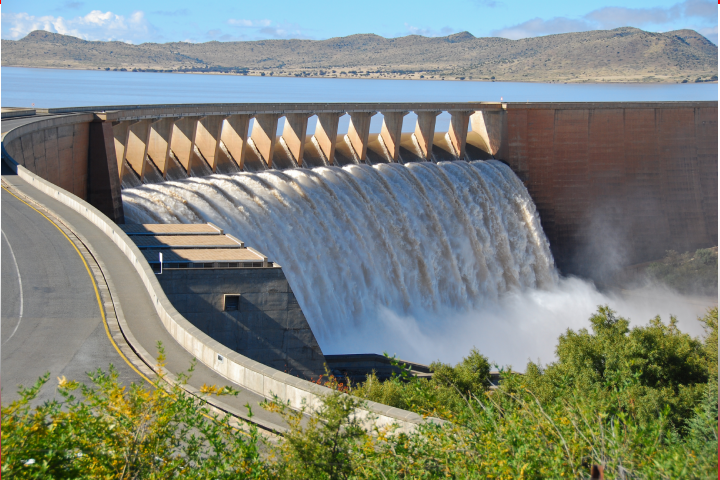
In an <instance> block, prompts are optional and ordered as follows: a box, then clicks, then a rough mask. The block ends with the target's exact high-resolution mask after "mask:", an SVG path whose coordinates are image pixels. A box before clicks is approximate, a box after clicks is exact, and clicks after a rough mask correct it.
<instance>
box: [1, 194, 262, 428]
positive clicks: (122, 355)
mask: <svg viewBox="0 0 720 480" xmlns="http://www.w3.org/2000/svg"><path fill="white" fill-rule="evenodd" d="M2 188H3V190H5V191H6V192H8V193H9V194H10V195H12V196H13V197H15V198H17V199H18V200H20V201H21V202H22V203H24V204H25V205H27V206H28V207H30V208H32V209H33V210H35V211H36V212H37V213H39V214H40V215H42V216H43V217H44V218H45V220H47V221H48V222H50V223H52V224H53V226H54V227H55V228H57V229H58V231H59V232H60V233H62V235H63V237H65V239H67V241H68V242H70V245H72V246H73V248H74V249H75V251H76V252H77V254H78V255H79V256H80V260H82V262H83V265H85V270H87V272H88V275H89V276H90V281H91V282H92V284H93V289H94V290H95V298H97V302H98V308H99V309H100V315H101V316H102V319H103V326H104V327H105V333H106V334H107V337H108V340H110V343H111V344H112V346H113V347H115V350H116V351H117V353H118V355H120V358H122V359H123V360H125V363H127V364H128V365H129V366H130V368H132V369H133V370H134V371H135V373H137V374H138V375H140V377H142V378H143V379H144V380H145V381H147V382H148V383H149V384H150V385H152V386H154V387H157V385H156V384H155V383H154V382H153V381H152V380H150V379H149V378H148V377H146V376H145V375H144V374H143V373H142V372H141V371H140V370H138V369H137V368H136V367H135V365H133V364H132V362H130V360H128V358H127V357H126V356H125V354H123V353H122V351H121V350H120V347H118V345H117V343H115V339H114V338H112V335H110V328H109V327H108V323H107V318H106V317H105V309H104V308H103V304H102V299H101V298H100V291H99V290H98V287H97V283H95V277H94V276H93V274H92V270H90V267H89V266H88V264H87V262H86V261H85V257H83V255H82V253H81V252H80V250H79V249H78V248H77V245H75V242H73V241H72V240H70V237H68V236H67V234H66V233H65V232H63V231H62V229H61V228H60V227H59V226H58V225H57V223H55V222H53V221H52V220H51V219H50V218H49V217H48V216H47V215H45V214H44V213H42V212H41V211H40V210H38V209H37V208H35V207H33V206H32V205H30V204H29V203H27V202H26V201H25V200H23V199H22V198H20V197H18V196H17V195H15V194H14V193H13V192H11V191H10V189H9V188H7V187H6V186H5V185H3V186H2ZM206 402H207V401H206ZM208 404H209V403H208ZM209 405H210V404H209ZM202 415H203V416H204V417H206V418H209V419H210V420H213V421H215V419H214V418H212V417H211V416H210V415H207V414H204V413H203V414H202ZM231 428H232V429H233V430H235V431H238V432H240V433H242V434H243V435H245V436H248V433H247V432H244V431H243V430H240V429H238V428H236V427H232V426H231Z"/></svg>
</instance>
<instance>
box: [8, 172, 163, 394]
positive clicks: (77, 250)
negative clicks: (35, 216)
mask: <svg viewBox="0 0 720 480" xmlns="http://www.w3.org/2000/svg"><path fill="white" fill-rule="evenodd" d="M2 188H3V190H5V191H6V192H8V193H9V194H10V195H12V196H13V197H15V198H17V199H18V200H20V201H21V202H22V203H24V204H25V205H27V206H28V207H30V208H32V209H33V210H35V211H36V212H37V213H39V214H40V215H42V216H43V217H44V218H45V220H47V221H48V222H50V223H52V224H53V226H54V227H55V228H57V229H58V231H59V232H60V233H62V235H63V237H65V238H66V239H67V241H68V242H70V245H72V246H73V248H74V249H75V251H76V252H77V254H78V256H79V257H80V260H82V262H83V265H85V270H87V272H88V275H89V276H90V281H91V282H92V285H93V289H94V290H95V298H97V302H98V308H99V309H100V315H101V316H102V319H103V326H104V327H105V333H106V334H107V337H108V339H109V340H110V343H112V346H113V347H115V350H116V351H117V353H118V355H120V357H121V358H122V359H123V360H125V363H127V364H128V365H129V366H130V368H132V369H133V370H134V371H135V373H137V374H138V375H140V376H141V377H142V378H143V379H145V380H146V381H147V382H148V383H150V384H153V385H154V383H153V382H152V380H150V379H149V378H148V377H146V376H145V375H144V374H143V373H142V372H141V371H140V370H138V369H137V368H136V367H135V365H133V364H132V362H130V360H128V358H127V357H126V356H125V354H123V353H122V351H121V350H120V347H118V345H117V343H115V339H114V338H112V335H111V334H110V328H109V327H108V323H107V318H106V317H105V309H104V308H103V304H102V299H101V298H100V291H99V290H98V287H97V283H96V282H95V277H94V276H93V274H92V270H90V267H89V266H88V264H87V262H86V261H85V257H83V255H82V253H81V252H80V250H79V249H78V248H77V245H75V243H74V242H73V241H72V240H70V237H68V236H67V234H66V233H65V232H63V231H62V229H61V228H60V227H59V226H58V225H57V224H56V223H55V222H53V221H52V220H51V219H50V218H49V217H48V216H47V215H45V214H44V213H42V212H41V211H40V210H38V209H37V208H35V207H33V206H32V205H30V204H29V203H27V202H26V201H25V200H23V199H22V198H20V197H18V196H17V195H15V194H14V193H13V192H11V191H10V189H8V188H7V187H6V186H4V185H3V187H2Z"/></svg>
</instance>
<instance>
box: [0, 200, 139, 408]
mask: <svg viewBox="0 0 720 480" xmlns="http://www.w3.org/2000/svg"><path fill="white" fill-rule="evenodd" d="M0 240H1V241H2V247H1V254H2V264H1V268H2V293H1V296H2V307H1V309H0V339H1V342H2V343H1V345H2V346H1V348H0V352H1V355H2V363H0V385H1V387H2V402H3V404H8V403H9V402H11V401H13V400H15V399H17V398H18V396H17V385H20V384H21V385H25V386H30V385H32V384H33V383H35V381H36V380H37V379H38V378H39V377H41V376H42V375H43V374H45V373H46V372H50V381H49V382H48V384H46V386H45V387H44V388H43V390H42V391H41V393H40V396H39V400H40V401H42V400H46V399H49V398H51V397H53V396H54V394H55V387H56V385H57V379H56V377H58V376H63V375H64V376H65V377H67V378H68V379H74V380H80V381H83V380H86V379H87V376H86V374H85V373H86V372H89V371H93V370H96V369H97V368H103V369H105V370H107V368H108V366H109V365H110V364H113V365H114V366H115V368H116V369H117V370H118V372H119V373H120V380H121V381H122V382H123V383H125V384H129V383H130V382H142V381H143V380H142V379H141V378H140V376H138V375H137V374H136V373H135V372H134V371H133V370H132V369H131V368H130V367H129V366H128V365H127V364H126V363H125V362H124V361H123V359H122V358H121V357H120V355H118V353H117V352H116V350H115V349H114V348H113V347H112V345H111V344H110V341H109V339H108V337H107V335H106V333H105V327H104V325H103V322H102V316H101V314H100V309H99V306H98V303H97V299H96V296H95V290H94V289H93V285H92V282H91V279H90V276H89V274H88V272H87V270H86V269H85V265H84V264H83V261H82V259H81V258H80V256H79V255H78V253H77V252H76V251H75V249H74V248H73V245H72V244H71V243H70V242H69V241H68V239H67V238H65V236H64V235H63V234H62V233H61V232H60V231H59V230H58V229H57V228H56V227H55V226H54V225H53V224H52V223H50V222H49V221H48V220H47V219H46V218H44V217H43V216H42V215H40V214H39V213H38V212H36V211H35V210H33V209H32V208H30V207H29V206H27V205H26V204H24V203H22V202H21V201H20V200H18V199H17V198H15V197H14V196H12V195H11V194H9V193H8V192H6V191H5V190H4V189H3V191H2V239H0Z"/></svg>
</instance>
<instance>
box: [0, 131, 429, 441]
mask: <svg viewBox="0 0 720 480" xmlns="http://www.w3.org/2000/svg"><path fill="white" fill-rule="evenodd" d="M3 157H4V158H6V159H8V160H10V162H11V163H13V164H14V167H15V169H16V171H17V175H18V176H19V177H20V178H21V179H23V180H25V181H26V182H28V184H30V185H32V186H33V187H34V188H36V189H38V190H39V191H41V192H43V193H45V194H46V195H48V196H50V197H52V198H54V199H56V200H57V201H59V202H61V203H63V204H64V205H67V206H68V207H70V208H72V209H73V210H75V211H76V212H78V213H79V214H80V215H82V216H83V217H85V218H86V219H88V220H89V221H90V222H92V223H93V224H94V225H95V226H96V227H97V228H99V229H100V230H101V231H102V232H103V233H105V235H107V236H108V237H109V238H110V239H111V240H112V241H113V242H114V243H115V245H117V246H118V248H120V250H121V251H122V252H123V254H124V255H125V256H126V257H127V258H128V260H130V262H131V263H132V265H133V266H134V268H135V271H136V272H137V273H138V275H139V277H140V279H141V281H142V282H143V285H144V286H145V288H146V289H147V291H148V293H149V295H150V298H151V299H152V302H153V304H154V305H155V310H156V312H157V314H158V316H159V317H160V319H161V321H162V323H163V325H164V326H165V328H166V329H167V331H168V332H169V333H170V334H171V335H172V336H173V338H175V340H177V341H178V343H180V345H182V346H183V347H184V348H185V349H186V350H187V351H188V352H190V353H191V354H192V355H193V356H194V357H196V358H197V359H198V360H199V361H201V362H202V363H204V364H205V365H207V366H208V367H210V368H211V369H213V370H215V371H216V372H218V373H219V374H220V375H222V376H223V377H225V378H227V379H229V380H231V381H232V382H234V383H236V384H238V385H240V386H242V387H243V388H246V389H248V390H250V391H252V392H255V393H257V394H260V395H262V396H264V397H265V398H268V399H272V398H274V397H275V396H276V397H277V398H278V399H279V400H281V401H282V402H285V403H287V404H288V405H289V406H290V407H291V408H294V409H300V408H302V407H303V405H307V406H308V407H310V408H316V407H318V406H319V405H320V404H321V397H323V396H325V395H328V394H329V393H331V392H332V390H330V389H329V388H327V387H323V386H320V385H317V384H314V383H312V382H308V381H306V380H302V379H299V378H296V377H293V376H291V375H288V374H286V373H284V372H280V371H278V370H275V369H273V368H271V367H268V366H265V365H263V364H261V363H258V362H255V361H253V360H251V359H249V358H247V357H245V356H243V355H240V354H239V353H237V352H234V351H232V350H230V349H229V348H227V347H225V346H223V345H222V344H220V343H218V342H216V341H214V340H213V339H211V338H210V337H209V336H208V335H206V334H205V333H203V332H202V331H200V330H199V329H197V328H196V327H194V326H193V325H192V324H191V323H190V322H189V321H188V320H187V319H185V318H184V317H183V316H182V315H180V314H179V313H178V312H177V310H176V309H175V308H174V307H173V306H172V304H171V303H170V301H169V300H168V299H167V297H166V295H165V293H164V292H163V290H162V288H161V287H160V283H159V282H158V280H157V278H156V277H155V273H154V272H153V271H152V268H151V267H150V265H149V264H148V263H147V261H146V260H145V257H144V256H143V254H142V252H141V251H140V250H139V249H138V248H137V246H136V245H135V243H134V242H133V241H132V240H131V239H130V238H129V237H128V236H127V235H126V234H125V232H123V231H122V230H121V229H120V228H118V226H117V225H116V224H115V223H114V222H112V221H111V220H109V219H108V218H107V217H106V216H105V215H103V214H102V213H101V212H100V211H99V210H97V209H96V208H95V207H93V206H92V205H90V204H89V203H87V202H85V201H84V200H82V199H80V198H79V197H77V196H76V195H73V194H72V193H70V192H67V191H65V190H63V189H61V188H59V187H57V186H55V185H53V184H52V183H50V182H48V181H47V180H44V179H43V178H41V177H39V176H38V175H36V174H34V173H32V172H30V171H29V170H28V169H26V168H25V167H23V166H22V165H19V164H18V163H17V162H15V161H14V159H12V157H11V156H10V155H9V154H8V152H7V151H6V150H5V147H4V142H3ZM356 415H357V416H358V418H361V419H364V420H366V424H368V425H369V424H370V423H372V424H374V425H375V426H377V427H380V428H382V427H385V426H389V425H392V424H396V425H397V426H398V430H397V431H399V432H409V431H412V430H414V429H415V428H416V427H417V425H419V424H421V423H424V422H425V421H426V420H424V419H423V417H421V416H420V415H418V414H416V413H413V412H408V411H406V410H401V409H398V408H393V407H389V406H387V405H382V404H379V403H375V402H368V403H367V409H363V410H361V411H358V412H357V414H356Z"/></svg>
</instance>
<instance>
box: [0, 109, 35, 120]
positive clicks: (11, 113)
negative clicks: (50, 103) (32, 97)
mask: <svg viewBox="0 0 720 480" xmlns="http://www.w3.org/2000/svg"><path fill="white" fill-rule="evenodd" d="M35 112H36V110H35V109H34V108H16V107H3V108H2V112H0V117H2V118H16V117H27V116H29V115H35Z"/></svg>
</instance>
